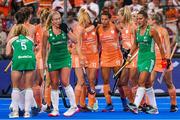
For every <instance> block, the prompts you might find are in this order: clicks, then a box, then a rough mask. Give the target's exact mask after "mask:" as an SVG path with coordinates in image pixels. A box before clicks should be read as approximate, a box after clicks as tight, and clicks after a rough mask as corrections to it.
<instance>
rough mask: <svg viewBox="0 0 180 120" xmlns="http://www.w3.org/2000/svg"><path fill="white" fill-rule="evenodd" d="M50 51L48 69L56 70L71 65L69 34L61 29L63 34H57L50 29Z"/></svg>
mask: <svg viewBox="0 0 180 120" xmlns="http://www.w3.org/2000/svg"><path fill="white" fill-rule="evenodd" d="M48 41H49V43H50V51H49V54H48V60H47V63H48V70H49V71H54V70H58V69H61V68H64V67H69V68H70V67H71V56H70V53H69V51H68V36H67V34H66V33H64V32H63V31H61V34H59V35H55V34H54V33H53V31H52V28H51V29H49V38H48Z"/></svg>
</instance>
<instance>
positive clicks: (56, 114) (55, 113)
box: [48, 110, 60, 117]
mask: <svg viewBox="0 0 180 120" xmlns="http://www.w3.org/2000/svg"><path fill="white" fill-rule="evenodd" d="M59 115H60V114H59V111H58V110H53V111H52V112H51V113H49V114H48V116H49V117H57V116H59Z"/></svg>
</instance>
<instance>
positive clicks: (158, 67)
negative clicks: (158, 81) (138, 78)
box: [154, 59, 173, 72]
mask: <svg viewBox="0 0 180 120" xmlns="http://www.w3.org/2000/svg"><path fill="white" fill-rule="evenodd" d="M161 61H162V59H156V62H155V66H154V71H156V72H163V68H162V65H161ZM172 70H173V65H172V64H171V65H170V67H169V69H168V71H172Z"/></svg>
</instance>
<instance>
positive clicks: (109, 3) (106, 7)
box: [102, 0, 118, 23]
mask: <svg viewBox="0 0 180 120" xmlns="http://www.w3.org/2000/svg"><path fill="white" fill-rule="evenodd" d="M102 11H107V12H108V13H110V14H111V21H112V22H113V23H114V22H116V21H117V20H118V15H117V13H116V12H115V9H114V6H113V3H112V1H110V0H107V1H105V3H104V8H103V9H102Z"/></svg>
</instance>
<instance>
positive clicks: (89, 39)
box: [81, 28, 98, 55]
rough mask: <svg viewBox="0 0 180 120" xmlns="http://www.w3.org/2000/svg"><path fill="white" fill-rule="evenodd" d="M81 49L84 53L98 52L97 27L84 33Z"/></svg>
mask: <svg viewBox="0 0 180 120" xmlns="http://www.w3.org/2000/svg"><path fill="white" fill-rule="evenodd" d="M90 29H92V28H90ZM81 49H82V51H83V54H84V55H87V54H95V53H98V42H97V35H96V29H95V28H93V29H92V30H90V31H87V32H86V31H85V32H84V33H83V35H82V48H81Z"/></svg>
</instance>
